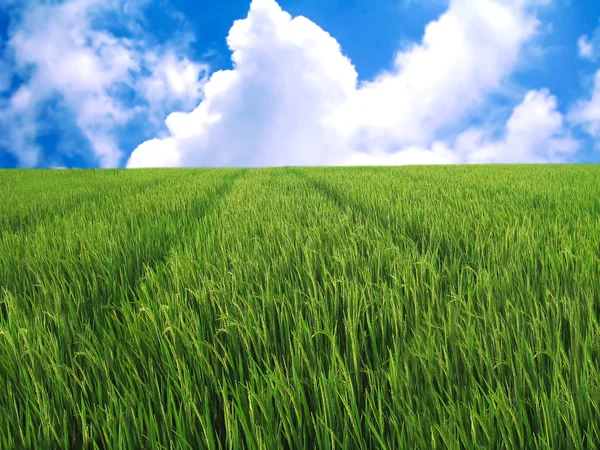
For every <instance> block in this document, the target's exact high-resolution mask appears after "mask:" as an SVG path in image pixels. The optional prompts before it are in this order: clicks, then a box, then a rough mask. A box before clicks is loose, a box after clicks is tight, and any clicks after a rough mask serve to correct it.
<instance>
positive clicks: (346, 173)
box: [0, 164, 600, 450]
mask: <svg viewBox="0 0 600 450" xmlns="http://www.w3.org/2000/svg"><path fill="white" fill-rule="evenodd" d="M0 393H1V394H0V448H6V449H12V448H31V449H34V448H35V449H38V448H40V449H41V448H115V449H117V448H119V449H120V448H163V449H171V448H172V449H179V448H182V449H183V448H186V449H198V448H206V449H218V448H219V449H221V448H222V449H246V448H247V449H275V448H282V449H304V448H306V449H312V448H318V449H361V450H362V449H390V450H392V449H425V448H431V449H446V448H448V449H463V448H468V449H471V448H473V449H489V448H498V449H515V448H532V449H559V448H572V449H595V448H600V165H598V164H561V165H554V164H552V165H547V164H539V165H538V164H536V165H525V164H519V165H508V164H498V165H464V166H463V165H453V166H441V165H436V166H400V167H384V166H362V167H358V166H355V167H322V166H304V167H299V166H298V167H289V166H285V167H265V168H197V169H81V170H73V169H61V170H56V169H39V170H31V169H8V170H0Z"/></svg>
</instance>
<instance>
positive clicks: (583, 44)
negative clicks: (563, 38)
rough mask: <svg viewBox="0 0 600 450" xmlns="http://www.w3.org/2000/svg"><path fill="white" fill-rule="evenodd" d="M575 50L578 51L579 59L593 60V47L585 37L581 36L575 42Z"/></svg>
mask: <svg viewBox="0 0 600 450" xmlns="http://www.w3.org/2000/svg"><path fill="white" fill-rule="evenodd" d="M577 49H578V50H579V57H580V58H583V59H593V58H594V46H593V45H592V43H591V42H590V40H589V39H588V37H587V36H581V37H580V38H579V39H578V40H577Z"/></svg>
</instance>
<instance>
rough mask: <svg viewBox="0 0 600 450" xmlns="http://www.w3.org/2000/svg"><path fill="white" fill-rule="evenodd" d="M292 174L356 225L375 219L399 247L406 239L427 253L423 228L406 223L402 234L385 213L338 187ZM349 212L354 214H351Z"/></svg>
mask: <svg viewBox="0 0 600 450" xmlns="http://www.w3.org/2000/svg"><path fill="white" fill-rule="evenodd" d="M290 172H291V173H293V174H295V175H297V176H298V177H300V178H302V179H304V180H306V181H308V182H309V183H310V184H311V186H312V187H313V188H314V189H315V190H316V191H317V192H319V193H320V194H321V195H322V196H323V197H324V198H326V199H328V200H329V201H331V202H332V203H334V204H335V205H336V206H337V207H338V208H339V209H340V210H341V211H343V212H344V213H345V214H347V215H349V216H350V218H351V220H352V221H353V222H354V223H355V224H357V225H363V226H364V225H366V224H367V217H369V216H371V217H374V218H375V222H376V223H377V225H378V226H379V227H380V228H381V229H382V230H384V231H386V232H388V233H389V234H390V236H391V238H392V242H393V243H394V245H396V246H397V247H401V241H402V238H405V239H409V240H410V241H411V242H412V243H413V244H414V245H415V247H416V248H417V250H418V252H419V253H420V254H424V253H426V252H427V250H428V247H429V246H428V245H427V242H426V238H425V234H424V233H423V229H422V228H420V227H415V226H412V225H411V224H409V223H405V227H404V230H402V231H403V232H400V230H399V228H398V227H397V226H396V225H395V224H394V223H393V222H392V220H391V219H390V218H389V216H388V215H386V214H385V213H384V212H383V211H377V210H375V211H371V210H369V208H368V207H366V206H365V205H363V204H362V203H360V202H357V201H355V200H353V199H351V198H349V197H348V196H345V195H344V194H342V193H341V192H340V191H339V189H337V188H336V187H334V186H332V185H330V184H329V183H327V182H324V181H322V180H320V179H315V178H313V177H311V176H310V175H307V174H305V173H303V172H302V171H301V170H297V169H295V168H291V169H290ZM348 210H350V211H351V212H352V213H353V214H349V211H348Z"/></svg>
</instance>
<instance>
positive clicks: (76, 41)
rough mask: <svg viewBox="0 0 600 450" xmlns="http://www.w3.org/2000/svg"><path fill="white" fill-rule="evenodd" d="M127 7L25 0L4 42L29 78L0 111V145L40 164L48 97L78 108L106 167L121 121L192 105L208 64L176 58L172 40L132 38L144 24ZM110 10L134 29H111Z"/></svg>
mask: <svg viewBox="0 0 600 450" xmlns="http://www.w3.org/2000/svg"><path fill="white" fill-rule="evenodd" d="M127 7H128V4H127V3H126V2H125V3H124V2H122V1H119V0H69V1H66V2H63V3H54V2H51V3H39V2H37V1H33V2H28V3H26V4H21V5H20V9H19V10H18V14H16V13H15V14H14V17H18V20H17V21H16V22H14V23H12V24H11V28H10V39H9V40H8V43H7V48H8V50H10V55H11V60H10V63H11V65H13V66H14V68H15V70H16V72H17V73H18V74H19V75H20V76H21V78H23V79H24V83H23V84H22V85H21V87H20V88H19V89H18V90H17V91H16V92H15V93H14V94H13V95H12V98H11V99H10V102H9V103H8V104H7V105H4V108H3V109H2V111H0V128H3V132H4V134H5V137H4V138H3V141H2V142H0V145H3V146H5V147H6V148H8V149H9V150H11V151H12V152H14V153H15V156H17V157H18V158H19V160H20V163H21V165H24V166H33V165H36V164H37V163H38V156H39V153H40V152H39V151H38V150H39V149H38V148H37V146H36V144H35V142H36V138H37V134H38V133H37V131H38V129H39V124H40V122H42V123H43V122H44V121H45V118H44V117H42V114H41V111H42V108H43V107H44V106H45V105H47V104H48V102H52V101H55V102H59V103H60V104H61V105H63V106H64V107H66V108H67V109H68V110H69V111H70V112H71V113H72V114H73V116H74V121H75V125H76V126H77V127H78V129H79V131H80V133H81V134H82V135H83V136H84V137H85V138H86V139H87V140H88V141H89V143H90V146H91V148H92V150H93V152H94V155H95V157H96V159H97V160H98V163H99V164H100V165H101V166H102V167H117V166H119V165H120V164H121V161H122V157H123V153H122V151H121V150H120V148H119V145H118V139H117V131H118V130H119V129H120V127H123V126H124V125H125V124H127V123H128V122H129V121H130V120H132V119H133V118H135V117H136V116H139V115H140V114H148V111H150V112H152V111H160V112H162V111H164V109H165V108H173V107H177V106H179V107H188V108H189V107H191V106H193V105H190V103H189V102H190V101H192V102H197V101H198V99H199V98H200V96H201V85H202V80H201V79H199V78H200V73H201V72H202V71H203V70H205V68H204V67H203V66H201V65H198V64H194V63H191V62H190V61H189V60H187V59H186V58H179V57H176V56H175V53H174V51H173V50H172V49H169V48H168V46H158V47H153V48H148V47H147V46H146V45H145V44H144V40H143V36H141V37H139V36H138V37H137V38H134V37H132V36H135V35H136V33H139V31H138V30H137V29H136V26H135V20H136V17H135V15H133V13H130V14H125V13H126V8H127ZM129 9H131V8H129ZM13 12H15V11H13ZM111 15H112V16H111ZM107 17H114V18H115V19H114V20H113V25H114V24H115V23H116V24H117V25H119V26H120V27H121V28H122V29H126V30H127V29H128V31H129V32H130V33H129V34H131V35H132V36H130V37H123V36H122V34H123V33H120V34H119V36H116V35H115V34H113V33H111V32H110V31H109V30H108V28H107V25H106V18H107ZM103 25H104V26H103ZM4 64H6V62H4ZM0 81H1V80H0ZM1 84H2V83H0V85H1ZM0 88H1V86H0ZM124 97H127V98H133V99H135V100H136V102H135V104H132V103H131V102H129V103H127V102H124V101H123V98H124ZM163 117H164V116H163Z"/></svg>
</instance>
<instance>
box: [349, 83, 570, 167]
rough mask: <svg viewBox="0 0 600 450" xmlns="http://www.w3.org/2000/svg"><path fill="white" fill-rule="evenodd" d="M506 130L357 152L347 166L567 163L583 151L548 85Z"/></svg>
mask: <svg viewBox="0 0 600 450" xmlns="http://www.w3.org/2000/svg"><path fill="white" fill-rule="evenodd" d="M503 128H504V129H503V133H502V137H501V138H494V136H493V133H492V131H491V130H487V129H485V128H470V129H468V130H466V131H464V132H462V133H460V134H459V135H458V136H457V137H456V138H455V139H454V142H453V143H447V142H443V141H437V142H434V143H433V145H432V146H431V147H430V148H422V147H409V148H406V149H402V150H400V151H397V152H392V153H373V152H369V153H354V154H353V155H351V156H350V157H349V158H348V160H347V161H346V164H348V165H400V164H402V165H404V164H456V163H536V162H538V163H539V162H561V161H565V160H568V158H569V157H570V156H572V155H573V154H574V153H575V152H576V151H577V150H578V149H579V142H578V141H577V140H575V139H574V138H573V137H572V136H571V134H570V133H569V132H568V131H567V130H566V129H565V127H564V117H563V115H562V114H561V113H560V112H559V111H557V100H556V97H554V96H552V95H551V94H550V92H549V91H548V90H547V89H541V90H531V91H529V92H527V94H526V95H525V98H524V99H523V101H522V102H521V103H520V104H519V105H517V106H516V107H515V108H514V110H513V112H512V115H511V116H510V117H509V119H508V120H507V122H506V124H505V125H504V127H503Z"/></svg>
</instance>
